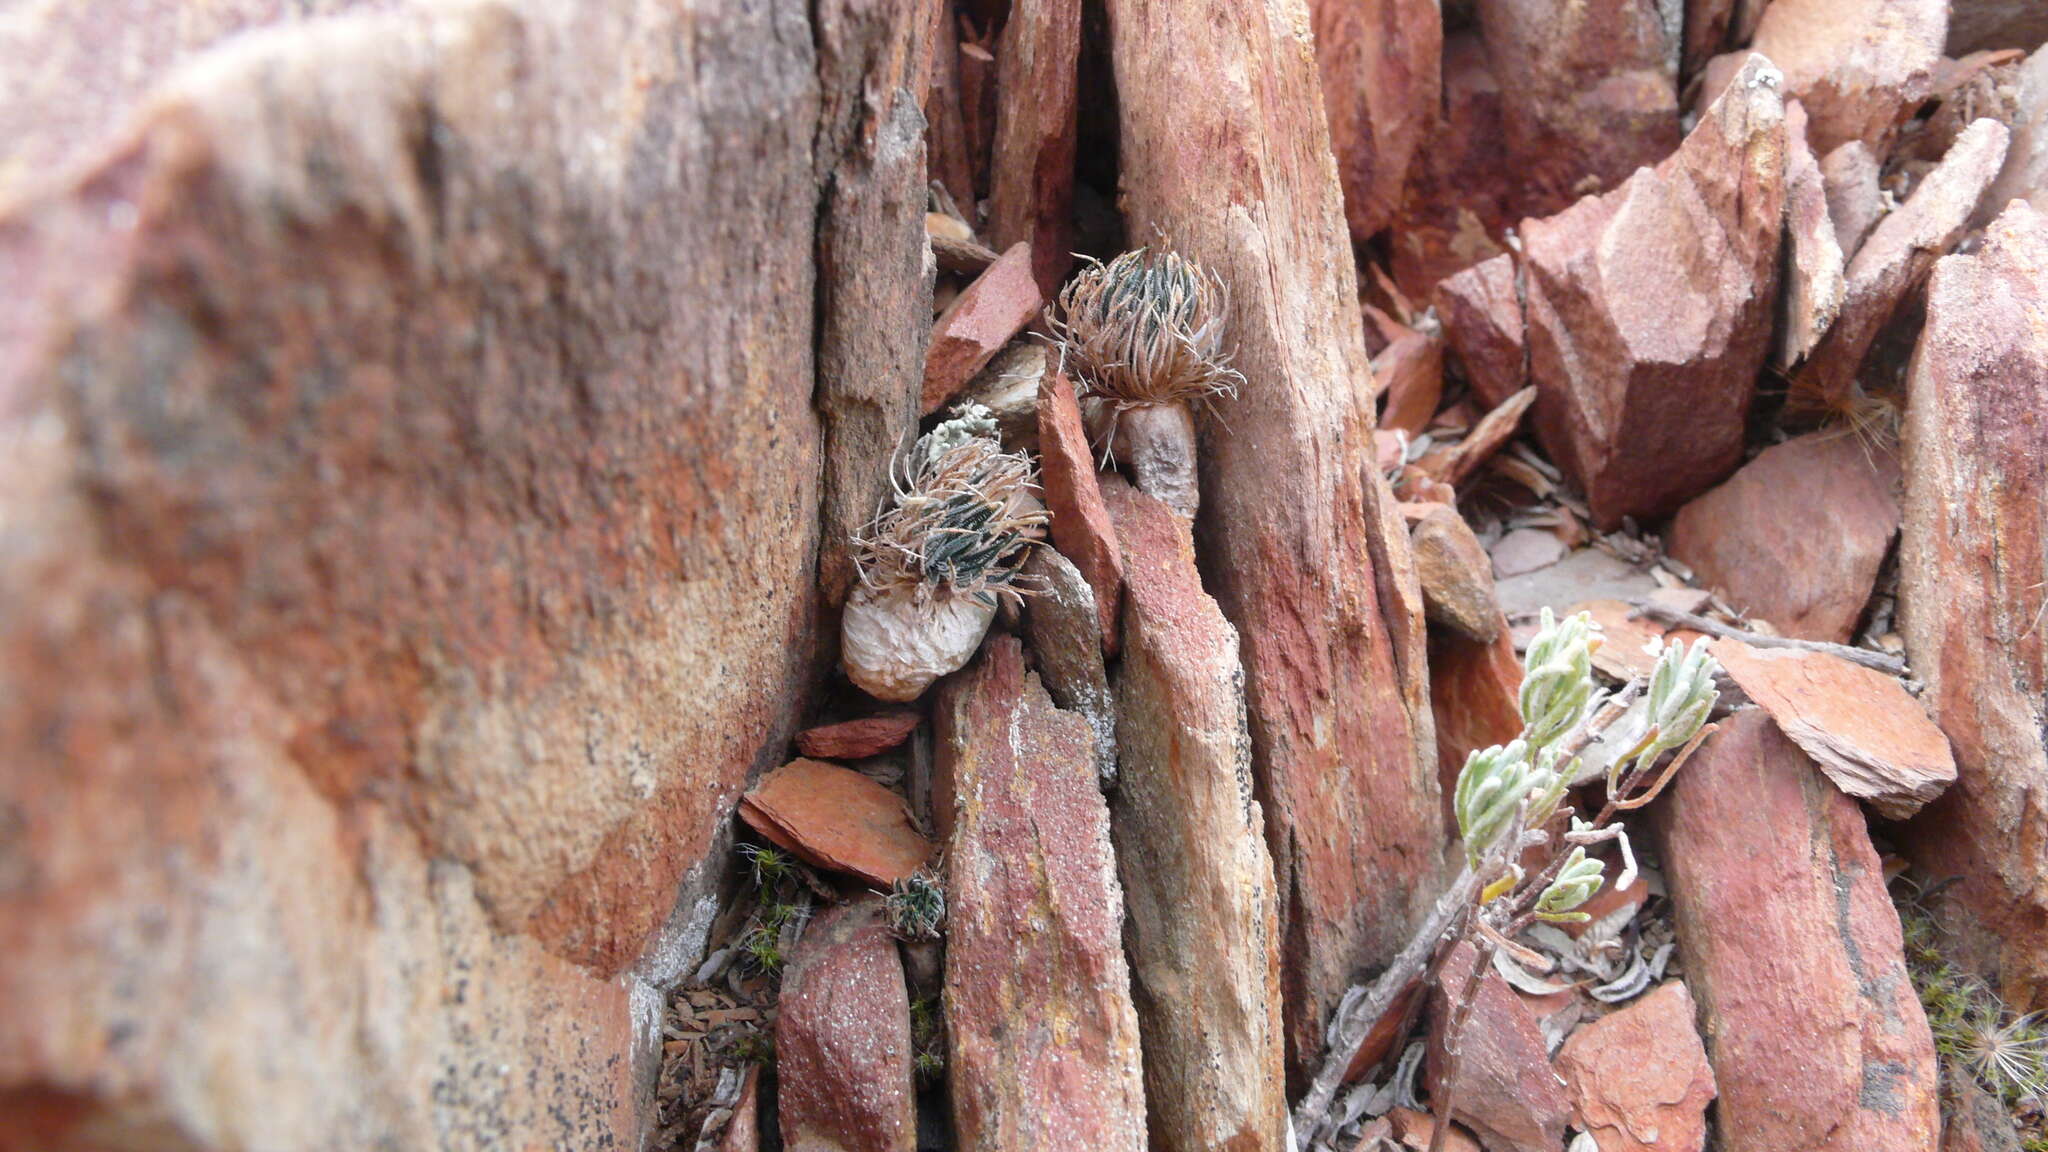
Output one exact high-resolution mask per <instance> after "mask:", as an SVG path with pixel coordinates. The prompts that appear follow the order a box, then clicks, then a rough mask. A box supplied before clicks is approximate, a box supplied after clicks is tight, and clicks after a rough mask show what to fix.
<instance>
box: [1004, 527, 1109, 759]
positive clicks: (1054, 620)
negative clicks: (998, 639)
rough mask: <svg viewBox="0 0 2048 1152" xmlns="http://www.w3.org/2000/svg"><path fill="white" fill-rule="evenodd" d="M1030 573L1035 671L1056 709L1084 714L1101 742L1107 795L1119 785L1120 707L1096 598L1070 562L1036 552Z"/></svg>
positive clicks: (1028, 629)
mask: <svg viewBox="0 0 2048 1152" xmlns="http://www.w3.org/2000/svg"><path fill="white" fill-rule="evenodd" d="M1024 573H1025V575H1026V576H1027V577H1028V578H1029V579H1030V580H1031V581H1032V582H1033V585H1034V587H1035V589H1036V590H1035V591H1034V592H1033V594H1032V595H1031V598H1030V599H1029V600H1027V601H1025V604H1024V625H1025V628H1024V638H1025V643H1026V645H1027V646H1028V647H1029V649H1030V651H1031V659H1032V666H1033V667H1034V668H1035V669H1036V670H1037V672H1038V678H1039V680H1041V681H1043V682H1044V684H1045V690H1046V692H1047V694H1049V695H1050V696H1051V697H1052V699H1053V703H1055V704H1057V705H1059V706H1060V707H1061V708H1064V709H1066V710H1067V711H1069V712H1078V713H1080V714H1081V718H1082V719H1084V720H1086V721H1088V727H1089V729H1090V731H1092V732H1093V733H1094V736H1095V768H1096V773H1097V775H1098V776H1099V777H1100V778H1101V781H1102V787H1103V790H1104V791H1108V790H1109V789H1110V788H1112V787H1113V786H1114V785H1115V783H1116V702H1115V701H1114V700H1113V699H1112V698H1111V697H1110V694H1109V673H1108V670H1107V669H1106V668H1105V667H1104V665H1103V661H1102V649H1103V640H1102V620H1101V617H1100V616H1098V615H1097V613H1096V611H1095V593H1094V592H1093V590H1091V589H1090V588H1089V587H1088V581H1087V580H1086V579H1084V578H1083V577H1082V576H1081V571H1080V569H1078V568H1075V567H1074V565H1073V564H1072V563H1070V562H1069V561H1068V560H1067V558H1066V557H1065V556H1062V555H1060V554H1059V553H1058V552H1056V551H1054V550H1052V549H1050V548H1036V549H1033V550H1032V553H1031V558H1030V559H1029V560H1027V561H1025V563H1024Z"/></svg>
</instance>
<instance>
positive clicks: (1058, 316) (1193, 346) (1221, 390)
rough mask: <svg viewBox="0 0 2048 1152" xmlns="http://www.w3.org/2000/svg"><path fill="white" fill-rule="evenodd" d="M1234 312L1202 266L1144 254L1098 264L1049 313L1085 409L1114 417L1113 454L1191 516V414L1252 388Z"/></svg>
mask: <svg viewBox="0 0 2048 1152" xmlns="http://www.w3.org/2000/svg"><path fill="white" fill-rule="evenodd" d="M1229 313H1230V299H1229V295H1228V293H1226V292H1225V291H1224V288H1223V283H1222V281H1220V280H1218V279H1217V278H1216V277H1215V276H1214V275H1213V274H1211V273H1209V272H1207V271H1205V270H1204V269H1203V268H1202V266H1201V265H1200V264H1197V263H1196V262H1195V261H1193V260H1190V259H1188V258H1186V257H1184V256H1181V255H1179V254H1177V253H1174V252H1165V251H1162V252H1152V251H1150V250H1149V249H1144V248H1140V249H1138V250H1137V251H1135V252H1126V253H1124V254H1123V255H1121V256H1118V257H1117V258H1116V259H1114V260H1111V261H1110V262H1109V263H1107V264H1102V263H1098V262H1094V261H1090V262H1089V264H1088V266H1086V267H1084V268H1082V269H1081V271H1080V273H1079V274H1077V275H1076V276H1075V277H1074V279H1073V280H1072V281H1071V282H1069V283H1068V285H1067V287H1066V288H1065V289H1064V290H1063V291H1062V292H1061V293H1060V297H1059V300H1058V301H1057V303H1056V305H1055V306H1054V307H1052V308H1048V309H1047V310H1046V323H1047V326H1048V327H1049V328H1050V329H1051V330H1052V332H1053V334H1054V336H1055V337H1056V338H1057V339H1058V341H1059V348H1060V362H1061V368H1062V370H1063V371H1070V372H1072V373H1073V376H1074V379H1075V383H1076V386H1077V387H1078V389H1079V390H1080V393H1081V396H1082V398H1083V402H1084V403H1089V404H1093V405H1095V406H1098V407H1099V408H1102V409H1105V410H1106V414H1107V419H1108V423H1109V429H1108V440H1109V445H1110V450H1111V452H1112V454H1113V455H1114V456H1115V457H1116V458H1117V460H1118V461H1120V462H1121V463H1122V464H1123V465H1124V466H1125V467H1126V468H1128V469H1129V471H1130V472H1131V475H1132V479H1133V480H1134V481H1135V482H1136V483H1137V485H1138V487H1139V489H1140V490H1142V491H1145V492H1148V493H1150V494H1152V495H1154V496H1157V497H1159V498H1160V499H1161V500H1164V501H1165V502H1166V503H1167V504H1168V505H1170V506H1171V507H1172V508H1173V509H1174V510H1175V511H1177V512H1179V513H1181V514H1182V515H1184V516H1193V515H1194V514H1195V509H1196V507H1197V505H1198V504H1199V500H1200V493H1199V489H1198V488H1197V486H1196V481H1195V425H1194V417H1193V415H1192V413H1190V412H1189V410H1188V406H1189V405H1190V404H1198V403H1202V402H1205V401H1207V400H1210V399H1213V398H1215V397H1219V396H1234V395H1236V394H1237V388H1238V386H1239V385H1240V384H1242V383H1243V382H1244V378H1243V377H1242V376H1240V375H1239V374H1238V373H1237V372H1236V371H1235V370H1234V369H1232V368H1231V367H1230V357H1229V354H1228V353H1227V352H1225V351H1224V348H1223V333H1224V327H1225V325H1226V324H1227V323H1228V322H1229Z"/></svg>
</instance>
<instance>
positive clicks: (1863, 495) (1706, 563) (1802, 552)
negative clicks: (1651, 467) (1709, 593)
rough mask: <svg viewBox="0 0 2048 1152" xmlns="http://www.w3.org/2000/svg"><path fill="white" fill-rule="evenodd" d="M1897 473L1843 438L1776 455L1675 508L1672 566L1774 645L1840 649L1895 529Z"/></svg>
mask: <svg viewBox="0 0 2048 1152" xmlns="http://www.w3.org/2000/svg"><path fill="white" fill-rule="evenodd" d="M1898 483H1899V466H1898V460H1897V458H1896V456H1894V455H1893V454H1892V453H1891V452H1890V451H1889V450H1887V449H1885V448H1883V447H1881V446H1873V445H1866V444H1864V443H1862V442H1860V441H1859V440H1857V438H1856V437H1854V436H1852V435H1848V434H1846V433H1842V432H1817V433H1813V434H1810V435H1806V436H1800V437H1797V438H1795V439H1792V440H1787V441H1785V442H1784V443H1782V444H1774V445H1772V446H1771V447H1769V448H1766V449H1764V450H1763V451H1762V452H1761V453H1759V454H1758V455H1757V457H1756V459H1754V460H1751V461H1750V462H1749V463H1747V464H1745V465H1743V466H1742V468H1741V470H1740V471H1738V472H1736V473H1735V475H1733V476H1730V477H1729V478H1728V480H1727V481H1726V482H1725V483H1723V484H1722V485H1721V486H1720V487H1718V488H1715V489H1713V490H1712V491H1710V492H1708V493H1706V494H1705V495H1703V496H1701V497H1699V498H1698V499H1696V500H1694V501H1692V502H1691V503H1690V504H1687V505H1686V506H1685V507H1684V508H1681V509H1679V512H1678V515H1677V516H1676V517H1674V518H1673V519H1672V521H1671V530H1670V532H1669V533H1668V538H1669V547H1670V550H1671V555H1673V556H1675V557H1677V558H1678V559H1679V560H1682V561H1684V562H1685V563H1686V564H1688V565H1690V566H1691V567H1692V570H1693V574H1694V576H1695V577H1696V578H1697V579H1698V582H1699V584H1700V585H1701V586H1702V587H1707V588H1715V589H1718V590H1719V591H1720V593H1721V595H1722V597H1723V599H1725V600H1726V601H1727V602H1728V605H1729V606H1730V607H1732V608H1734V609H1735V610H1736V611H1738V612H1745V613H1748V614H1750V615H1753V616H1759V617H1762V618H1763V619H1765V620H1768V621H1770V623H1771V626H1772V627H1773V628H1775V629H1777V631H1778V634H1779V635H1781V636H1796V637H1799V638H1801V639H1805V640H1826V641H1829V642H1832V643H1836V644H1842V643H1847V642H1848V640H1849V638H1850V636H1851V635H1852V634H1853V633H1854V632H1855V630H1856V622H1857V621H1858V620H1859V619H1861V618H1862V616H1863V608H1864V605H1865V604H1866V603H1868V602H1869V600H1870V591H1871V587H1872V585H1874V584H1875V583H1876V581H1877V570H1878V568H1879V567H1880V566H1882V565H1883V563H1884V557H1885V553H1886V552H1887V551H1888V550H1889V549H1890V548H1891V543H1892V537H1893V536H1895V535H1896V534H1897V533H1898V530H1899V498H1898V495H1897V487H1898Z"/></svg>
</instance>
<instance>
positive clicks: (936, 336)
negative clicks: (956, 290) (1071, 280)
mask: <svg viewBox="0 0 2048 1152" xmlns="http://www.w3.org/2000/svg"><path fill="white" fill-rule="evenodd" d="M1033 276H1034V273H1033V271H1032V266H1031V245H1029V244H1025V243H1021V242H1020V243H1017V244H1013V245H1011V246H1010V247H1009V249H1008V250H1007V251H1005V252H1004V253H1003V254H1002V255H1001V256H1000V257H998V258H997V259H996V262H995V263H993V264H991V265H989V266H988V270H987V271H985V272H983V273H982V274H981V275H980V276H979V277H977V278H976V279H975V281H974V283H972V284H970V285H968V286H967V290H966V291H965V292H962V293H960V295H959V296H958V297H957V298H955V299H954V301H953V302H952V303H951V304H949V305H947V306H946V311H945V312H944V313H943V314H941V315H940V316H939V318H938V319H937V320H936V321H934V322H933V323H932V342H931V348H930V350H929V351H927V352H926V353H925V359H924V393H923V399H922V400H921V401H920V406H919V409H918V410H919V411H920V412H922V413H924V414H925V415H930V414H931V413H933V412H936V411H938V410H939V409H940V408H942V407H944V406H945V404H946V402H947V401H948V400H951V399H952V398H953V397H954V396H955V395H956V394H958V393H959V391H960V390H961V389H962V388H965V387H966V386H967V382H968V381H969V380H972V379H974V374H975V373H976V372H979V371H981V368H982V365H984V364H987V363H988V362H989V361H990V360H991V359H993V358H994V357H995V354H996V353H998V352H1000V351H1002V350H1003V345H1005V344H1008V343H1009V342H1010V339H1011V337H1013V336H1015V335H1016V334H1017V333H1019V332H1022V331H1023V330H1024V326H1025V325H1027V324H1029V323H1031V322H1032V321H1033V320H1035V319H1037V318H1038V310H1039V307H1040V305H1042V304H1043V303H1044V299H1043V298H1042V297H1040V296H1039V294H1038V284H1037V282H1036V281H1035V280H1034V278H1033Z"/></svg>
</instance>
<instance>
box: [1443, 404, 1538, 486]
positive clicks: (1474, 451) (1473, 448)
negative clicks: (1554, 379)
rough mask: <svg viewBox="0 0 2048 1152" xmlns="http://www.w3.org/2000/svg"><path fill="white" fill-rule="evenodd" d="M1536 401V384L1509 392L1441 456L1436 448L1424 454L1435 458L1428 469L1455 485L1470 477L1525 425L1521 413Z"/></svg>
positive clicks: (1527, 410)
mask: <svg viewBox="0 0 2048 1152" xmlns="http://www.w3.org/2000/svg"><path fill="white" fill-rule="evenodd" d="M1535 405H1536V389H1535V388H1533V387H1531V388H1524V389H1522V390H1521V391H1519V392H1516V393H1515V394H1513V395H1512V396H1509V397H1508V398H1507V399H1505V400H1503V401H1501V402H1500V403H1499V404H1498V405H1496V406H1495V407H1494V408H1493V409H1492V410H1491V411H1489V412H1488V413H1487V414H1486V415H1484V416H1481V417H1480V418H1479V422H1478V423H1477V424H1474V425H1473V426H1472V431H1470V432H1468V433H1466V435H1465V438H1464V439H1463V440H1460V441H1458V442H1457V443H1456V444H1452V445H1448V446H1446V447H1445V448H1443V449H1441V453H1442V454H1441V455H1440V456H1439V455H1438V454H1437V452H1435V451H1432V452H1431V453H1430V454H1429V455H1428V456H1425V457H1424V460H1425V461H1432V463H1430V464H1429V465H1428V470H1429V471H1430V472H1431V473H1432V474H1434V475H1439V476H1442V477H1443V479H1444V482H1445V483H1447V484H1451V485H1454V486H1455V485H1458V484H1463V483H1465V482H1466V481H1467V480H1470V479H1471V478H1472V477H1473V476H1475V475H1477V474H1478V472H1479V469H1480V468H1481V467H1483V466H1484V465H1485V464H1486V462H1487V461H1488V460H1491V459H1493V454H1494V453H1496V452H1498V451H1500V449H1501V448H1502V446H1504V445H1505V444H1507V442H1508V441H1510V440H1512V439H1514V437H1515V433H1516V432H1517V431H1518V430H1520V428H1521V427H1522V417H1523V416H1525V415H1527V414H1528V412H1529V409H1531V408H1533V407H1535Z"/></svg>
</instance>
